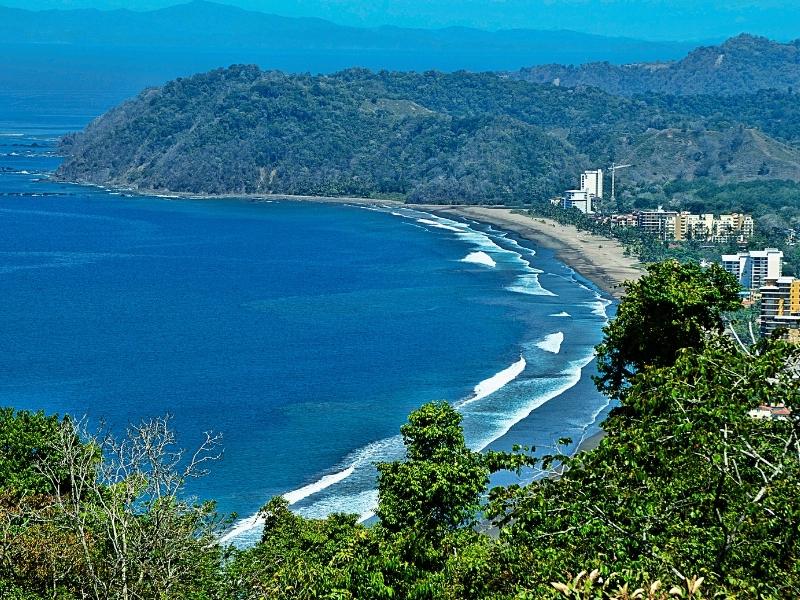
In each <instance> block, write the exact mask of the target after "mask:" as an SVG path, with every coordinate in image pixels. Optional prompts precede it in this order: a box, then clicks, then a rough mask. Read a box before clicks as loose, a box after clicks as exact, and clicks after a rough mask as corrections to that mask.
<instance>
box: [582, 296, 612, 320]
mask: <svg viewBox="0 0 800 600" xmlns="http://www.w3.org/2000/svg"><path fill="white" fill-rule="evenodd" d="M610 304H611V300H606V299H605V298H598V299H597V300H595V301H594V302H588V303H587V304H586V306H588V307H589V308H591V309H592V314H593V315H597V316H598V317H602V318H604V319H608V313H607V312H606V308H607V307H608V306H609V305H610Z"/></svg>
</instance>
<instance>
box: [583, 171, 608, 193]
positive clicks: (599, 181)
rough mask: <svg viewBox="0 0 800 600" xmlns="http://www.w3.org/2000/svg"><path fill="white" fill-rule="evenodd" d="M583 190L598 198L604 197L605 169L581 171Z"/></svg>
mask: <svg viewBox="0 0 800 600" xmlns="http://www.w3.org/2000/svg"><path fill="white" fill-rule="evenodd" d="M581 191H584V192H586V193H587V194H589V196H592V197H594V198H597V199H602V198H603V170H602V169H597V170H596V171H584V172H583V173H581Z"/></svg>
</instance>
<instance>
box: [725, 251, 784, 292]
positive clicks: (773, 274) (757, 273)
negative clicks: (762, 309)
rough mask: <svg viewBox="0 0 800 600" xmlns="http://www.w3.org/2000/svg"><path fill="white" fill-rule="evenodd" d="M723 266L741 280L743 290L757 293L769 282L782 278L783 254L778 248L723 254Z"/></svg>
mask: <svg viewBox="0 0 800 600" xmlns="http://www.w3.org/2000/svg"><path fill="white" fill-rule="evenodd" d="M722 266H723V268H724V269H725V270H726V271H727V272H728V273H730V274H731V275H733V276H734V277H736V279H738V280H739V283H741V284H742V287H743V288H745V289H748V290H752V291H756V290H758V289H759V288H761V287H762V286H764V285H766V282H767V280H776V279H778V278H779V277H780V276H781V274H782V268H783V252H781V251H780V250H778V249H777V248H764V250H750V251H749V252H739V253H738V254H723V255H722Z"/></svg>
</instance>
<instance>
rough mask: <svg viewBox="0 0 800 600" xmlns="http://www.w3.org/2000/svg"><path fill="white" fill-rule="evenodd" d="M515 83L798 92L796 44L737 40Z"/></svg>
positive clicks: (555, 70) (531, 73) (545, 70)
mask: <svg viewBox="0 0 800 600" xmlns="http://www.w3.org/2000/svg"><path fill="white" fill-rule="evenodd" d="M513 76H514V77H518V78H520V79H524V80H526V81H532V82H536V83H548V84H556V85H562V86H566V87H574V86H580V85H590V86H594V87H598V88H600V89H602V90H605V91H607V92H610V93H613V94H622V95H626V96H632V95H635V94H644V93H647V92H656V93H662V94H677V95H692V94H725V95H735V94H749V93H752V92H753V91H755V90H761V89H778V90H787V89H789V88H795V89H800V40H796V41H794V42H790V43H788V44H780V43H777V42H772V41H770V40H768V39H766V38H760V37H754V36H751V35H744V34H743V35H740V36H738V37H735V38H732V39H730V40H728V41H726V42H725V43H724V44H721V45H719V46H708V47H701V48H697V49H696V50H694V51H692V52H691V53H689V55H688V56H686V57H685V58H684V59H682V60H680V61H677V62H670V63H652V64H631V65H622V66H618V65H611V64H609V63H591V64H586V65H581V66H578V67H575V66H564V65H543V66H538V67H531V68H527V69H522V70H521V71H519V72H517V73H514V74H513Z"/></svg>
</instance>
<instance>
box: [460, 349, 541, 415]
mask: <svg viewBox="0 0 800 600" xmlns="http://www.w3.org/2000/svg"><path fill="white" fill-rule="evenodd" d="M527 364H528V363H526V362H525V358H524V357H522V356H520V357H519V360H518V361H517V362H515V363H514V364H513V365H511V366H510V367H507V368H505V369H503V370H502V371H500V372H499V373H497V374H495V375H492V376H491V377H489V379H484V380H483V381H481V382H480V383H479V384H478V385H476V386H475V388H474V389H473V391H472V396H470V397H469V398H467V399H466V400H463V401H461V402H460V403H458V404H457V405H456V407H457V408H462V407H464V406H466V405H468V404H472V403H473V402H477V401H478V400H481V399H483V398H486V397H487V396H489V395H491V394H494V393H495V392H496V391H497V390H499V389H501V388H503V387H505V386H507V385H508V384H509V383H511V382H512V381H514V380H515V379H516V378H517V377H519V376H520V375H521V374H522V372H523V371H524V370H525V367H526V366H527Z"/></svg>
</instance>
